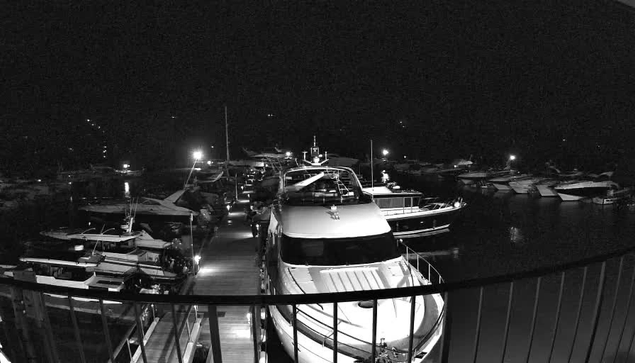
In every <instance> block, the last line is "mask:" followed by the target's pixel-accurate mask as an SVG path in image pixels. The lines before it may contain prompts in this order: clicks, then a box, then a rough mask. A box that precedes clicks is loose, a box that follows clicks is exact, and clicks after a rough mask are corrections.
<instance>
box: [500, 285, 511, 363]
mask: <svg viewBox="0 0 635 363" xmlns="http://www.w3.org/2000/svg"><path fill="white" fill-rule="evenodd" d="M513 299H514V281H512V282H510V283H509V298H508V300H507V315H506V317H505V334H504V335H503V352H502V355H501V363H503V362H504V361H505V353H506V352H507V338H509V323H510V321H511V316H512V303H513Z"/></svg>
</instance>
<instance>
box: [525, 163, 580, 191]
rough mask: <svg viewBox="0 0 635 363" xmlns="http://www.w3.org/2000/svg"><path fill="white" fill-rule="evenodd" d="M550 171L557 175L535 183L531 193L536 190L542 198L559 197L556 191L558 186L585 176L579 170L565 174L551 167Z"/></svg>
mask: <svg viewBox="0 0 635 363" xmlns="http://www.w3.org/2000/svg"><path fill="white" fill-rule="evenodd" d="M550 170H551V171H554V172H555V173H556V174H555V175H554V176H550V177H547V178H545V179H543V180H541V181H540V182H538V183H535V184H534V185H533V187H531V188H530V191H531V190H532V189H535V191H536V192H538V194H540V196H541V197H557V196H558V192H556V190H555V189H554V187H555V186H556V185H558V184H559V183H561V182H563V181H567V180H574V179H576V178H579V177H581V176H582V175H583V173H582V172H580V171H578V170H573V171H571V172H567V173H563V172H561V171H560V170H558V169H556V168H554V167H550Z"/></svg>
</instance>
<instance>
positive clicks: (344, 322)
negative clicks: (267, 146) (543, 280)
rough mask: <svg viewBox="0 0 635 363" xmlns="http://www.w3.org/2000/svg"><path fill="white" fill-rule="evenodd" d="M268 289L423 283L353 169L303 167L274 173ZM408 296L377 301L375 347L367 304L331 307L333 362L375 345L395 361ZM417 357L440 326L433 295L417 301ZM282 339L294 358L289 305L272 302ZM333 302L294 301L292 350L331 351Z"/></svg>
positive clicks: (307, 356) (307, 357)
mask: <svg viewBox="0 0 635 363" xmlns="http://www.w3.org/2000/svg"><path fill="white" fill-rule="evenodd" d="M265 256H266V257H265V258H266V266H267V276H266V285H267V291H268V293H270V294H274V295H289V294H315V293H337V292H351V291H361V290H376V289H387V288H397V287H408V286H421V285H427V284H430V283H431V282H430V281H428V280H427V279H426V278H424V277H423V275H422V274H421V273H420V272H419V271H417V270H416V268H414V267H413V266H412V265H411V264H410V263H409V262H408V261H406V260H405V259H404V258H403V256H402V255H401V253H400V252H399V250H398V245H397V243H396V241H395V239H394V236H393V234H392V233H391V230H390V226H389V225H388V223H387V222H386V220H385V218H384V216H383V215H382V214H381V212H380V210H379V207H378V206H377V205H376V204H375V203H373V202H372V199H371V198H370V197H369V196H368V195H365V194H364V193H363V192H362V188H361V184H360V183H359V180H358V178H357V176H356V175H355V173H354V172H353V170H351V169H349V168H345V167H328V166H307V167H299V168H293V169H290V170H288V171H286V172H285V173H284V174H283V175H282V176H281V183H280V190H279V194H278V201H277V202H276V203H274V207H273V211H272V214H271V220H270V224H269V229H268V239H267V250H266V253H265ZM411 305H412V302H411V298H398V299H385V300H379V301H378V303H377V335H376V343H377V345H376V346H375V347H373V346H372V342H373V339H372V331H373V329H372V324H373V318H372V316H373V302H372V301H370V302H369V301H355V302H343V303H339V304H338V305H337V309H338V313H337V318H338V322H337V337H338V344H337V352H336V353H337V357H338V361H339V362H351V363H352V362H356V361H366V360H368V359H370V357H371V356H372V354H373V350H375V353H376V354H377V357H380V356H381V355H382V354H387V355H389V356H390V359H391V361H392V362H405V361H406V360H407V356H408V352H407V350H408V341H409V329H410V313H411V310H410V306H411ZM414 306H415V311H414V351H413V352H412V355H413V357H414V359H413V362H422V361H423V360H424V359H425V357H426V356H427V355H428V354H429V353H430V351H431V350H432V348H433V347H434V346H435V344H436V343H437V341H438V340H439V337H440V335H441V331H442V325H443V324H442V322H443V316H444V313H443V311H444V310H443V309H444V302H443V299H442V298H441V297H440V295H439V294H433V295H427V296H419V297H417V298H416V300H415V302H414ZM269 312H270V315H271V318H272V321H273V324H274V326H275V330H276V332H277V334H278V336H279V337H280V340H281V342H282V346H283V347H284V349H285V351H286V352H287V353H288V354H289V355H290V356H291V357H293V356H294V345H293V344H294V339H293V336H294V329H293V323H292V321H293V319H292V317H293V313H292V308H291V306H286V305H285V306H283V305H279V306H275V305H274V306H271V307H270V309H269ZM333 315H334V311H333V304H311V305H298V306H297V319H296V326H297V343H298V346H297V350H298V359H299V361H301V362H326V361H330V359H331V358H332V357H333V354H334V352H333V334H334V329H333Z"/></svg>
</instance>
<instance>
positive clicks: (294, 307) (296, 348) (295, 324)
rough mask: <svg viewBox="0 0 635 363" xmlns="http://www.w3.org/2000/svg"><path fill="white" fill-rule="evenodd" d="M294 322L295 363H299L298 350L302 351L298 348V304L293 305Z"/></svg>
mask: <svg viewBox="0 0 635 363" xmlns="http://www.w3.org/2000/svg"><path fill="white" fill-rule="evenodd" d="M292 314H293V315H292V317H291V318H292V320H291V323H292V324H293V361H294V362H298V349H300V348H299V347H298V345H299V344H298V306H297V305H296V304H293V311H292Z"/></svg>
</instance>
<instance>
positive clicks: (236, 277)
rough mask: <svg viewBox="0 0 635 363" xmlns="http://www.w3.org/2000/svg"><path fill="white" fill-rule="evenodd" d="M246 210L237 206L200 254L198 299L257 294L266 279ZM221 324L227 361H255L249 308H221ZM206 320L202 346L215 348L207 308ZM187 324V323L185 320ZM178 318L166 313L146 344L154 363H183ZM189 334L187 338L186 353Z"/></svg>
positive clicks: (195, 280) (194, 281)
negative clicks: (174, 319)
mask: <svg viewBox="0 0 635 363" xmlns="http://www.w3.org/2000/svg"><path fill="white" fill-rule="evenodd" d="M243 207H244V206H242V205H236V206H235V208H234V211H232V212H231V213H230V214H229V216H228V218H227V220H225V221H224V222H223V224H222V225H221V226H220V227H219V229H218V231H217V233H216V235H215V236H214V238H212V239H211V240H210V241H209V242H208V243H204V244H203V246H202V248H201V250H200V251H199V255H200V256H201V260H200V263H199V272H198V274H197V275H196V276H195V277H194V278H193V279H192V286H191V287H189V289H188V290H189V293H190V294H195V295H237V294H238V295H240V294H244V295H256V294H258V293H259V286H260V277H259V264H258V261H257V252H256V249H257V243H258V239H257V238H253V237H252V235H251V229H250V227H249V226H248V225H247V224H246V223H245V222H244V213H242V212H237V211H241V210H242V209H243ZM217 310H218V316H219V317H218V324H219V330H220V344H221V351H222V357H223V362H254V361H255V359H254V347H253V338H252V332H251V321H250V319H249V317H248V313H249V307H245V306H219V307H218V309H217ZM201 315H204V316H205V318H204V319H203V322H202V325H201V333H200V336H199V342H200V343H202V344H205V345H207V346H211V344H210V342H211V339H210V330H209V322H208V319H207V318H206V316H207V306H199V316H201ZM180 321H182V319H181V320H180ZM172 329H173V328H172V316H171V314H166V315H165V316H164V317H163V318H162V319H161V321H160V322H159V324H158V325H157V327H156V328H155V331H154V333H153V334H152V336H151V337H150V339H149V340H148V344H147V345H146V355H147V357H148V361H150V362H161V363H173V362H178V358H177V356H176V348H175V345H174V333H173V331H172ZM186 334H187V332H185V333H184V334H183V335H182V337H181V339H180V342H181V350H182V351H183V352H184V350H185V345H186V343H187V338H186Z"/></svg>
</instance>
